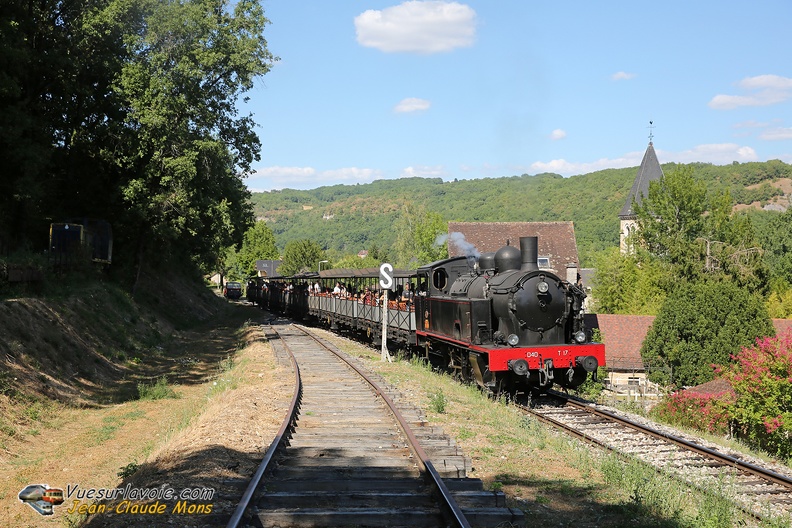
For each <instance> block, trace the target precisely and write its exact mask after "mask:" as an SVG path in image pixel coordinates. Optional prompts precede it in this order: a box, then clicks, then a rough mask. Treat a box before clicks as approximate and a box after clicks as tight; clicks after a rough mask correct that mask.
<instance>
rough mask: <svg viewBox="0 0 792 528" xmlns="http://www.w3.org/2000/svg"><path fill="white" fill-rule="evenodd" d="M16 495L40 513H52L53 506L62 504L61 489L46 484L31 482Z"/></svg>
mask: <svg viewBox="0 0 792 528" xmlns="http://www.w3.org/2000/svg"><path fill="white" fill-rule="evenodd" d="M18 497H19V500H20V501H21V502H22V503H24V504H27V505H28V506H30V507H31V508H33V509H34V510H36V511H37V512H39V513H40V514H41V515H52V512H53V506H57V505H59V504H63V490H62V489H60V488H50V487H49V485H47V484H31V485H29V486H27V487H25V489H23V490H22V491H20V492H19V495H18Z"/></svg>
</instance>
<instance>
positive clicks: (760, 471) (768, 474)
mask: <svg viewBox="0 0 792 528" xmlns="http://www.w3.org/2000/svg"><path fill="white" fill-rule="evenodd" d="M566 401H567V403H569V404H571V405H572V407H575V408H577V409H582V410H585V411H586V412H588V413H591V414H594V415H597V416H601V417H603V418H607V419H609V420H613V421H615V422H618V423H620V424H622V425H625V426H627V427H630V428H632V429H636V430H638V431H641V432H643V433H646V434H648V435H650V436H653V437H655V438H659V439H662V440H666V441H668V442H671V443H672V444H676V445H679V446H682V447H684V448H685V449H688V450H689V451H693V452H694V453H699V454H701V455H704V456H707V457H709V458H712V459H714V460H717V461H718V462H720V463H722V464H724V465H728V466H731V467H734V468H736V469H739V470H741V471H744V472H746V473H750V474H752V475H755V476H757V477H761V478H763V479H765V480H768V481H770V482H773V483H774V484H778V485H779V486H783V487H785V488H789V489H792V478H789V477H786V476H784V475H781V474H779V473H776V472H775V471H771V470H769V469H766V468H762V467H759V466H755V465H754V464H751V463H749V462H746V461H744V460H740V459H739V458H736V457H733V456H730V455H727V454H724V453H721V452H719V451H715V450H714V449H709V448H708V447H704V446H702V445H699V444H696V443H693V442H689V441H687V440H685V439H684V438H680V437H678V436H674V435H672V434H670V433H664V432H662V431H658V430H657V429H653V428H651V427H649V426H646V425H643V424H639V423H635V422H633V421H631V420H629V419H627V418H622V417H621V416H618V415H616V414H613V413H610V412H608V411H603V410H600V409H596V408H594V407H591V406H590V405H589V404H586V403H582V402H579V401H575V400H572V399H567V400H566Z"/></svg>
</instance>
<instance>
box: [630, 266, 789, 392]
mask: <svg viewBox="0 0 792 528" xmlns="http://www.w3.org/2000/svg"><path fill="white" fill-rule="evenodd" d="M774 334H775V330H774V329H773V324H772V322H771V321H770V317H769V316H768V314H767V308H766V307H765V305H764V303H763V302H762V300H761V299H760V298H759V297H758V296H756V295H754V294H753V293H752V292H750V291H748V290H747V289H744V288H740V287H738V286H737V285H735V284H733V283H731V282H717V281H704V282H696V283H692V282H683V283H680V284H679V285H678V286H677V287H676V288H675V289H674V291H673V292H672V293H671V294H670V295H669V296H668V298H667V299H666V301H665V303H663V307H662V308H661V309H660V313H659V314H658V315H657V318H656V319H655V321H654V324H653V325H652V328H651V329H650V330H649V333H648V334H647V335H646V339H645V340H644V343H643V346H642V348H641V356H642V357H643V358H644V360H646V361H647V362H651V363H657V362H658V361H659V362H660V363H661V364H663V365H665V366H670V367H671V368H672V372H673V379H667V378H666V377H665V376H666V374H665V373H664V372H662V371H658V372H657V373H655V374H653V375H650V378H651V379H652V381H655V382H658V383H674V384H676V385H677V386H685V385H688V386H690V385H698V384H700V383H705V382H707V381H711V380H712V379H713V377H714V371H713V365H728V364H729V361H730V357H731V356H732V355H733V354H736V353H737V352H739V350H740V348H741V347H744V346H749V345H751V343H753V342H754V340H755V339H756V338H759V337H765V336H768V335H774Z"/></svg>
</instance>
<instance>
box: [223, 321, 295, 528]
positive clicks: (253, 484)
mask: <svg viewBox="0 0 792 528" xmlns="http://www.w3.org/2000/svg"><path fill="white" fill-rule="evenodd" d="M273 330H274V329H273ZM274 331H275V333H276V334H278V331H277V330H274ZM281 344H282V345H283V347H284V349H285V350H286V352H287V353H288V354H289V360H290V361H291V366H292V370H293V371H294V395H293V396H292V400H291V404H290V405H289V410H288V412H287V413H286V419H285V420H284V421H283V424H282V425H281V427H280V429H279V430H278V434H277V435H275V438H274V439H273V440H272V443H271V444H270V446H269V449H267V452H266V454H265V455H264V459H263V460H262V461H261V464H259V466H258V469H256V472H255V473H254V474H253V478H251V480H250V483H249V484H248V486H247V489H245V493H244V494H243V495H242V498H241V499H240V501H239V504H237V507H236V510H234V514H233V515H232V516H231V519H230V520H229V521H228V524H227V525H226V528H237V527H238V526H239V523H240V521H241V520H242V516H243V515H244V514H245V510H247V508H248V506H249V505H250V500H251V499H252V498H253V494H254V493H255V492H256V488H257V487H258V485H259V483H260V482H261V478H262V477H263V476H264V473H266V471H267V469H268V467H269V465H270V463H271V461H272V457H273V456H274V455H275V452H276V451H277V450H278V448H280V447H282V446H284V445H286V443H287V442H288V439H289V438H290V436H291V432H292V430H293V428H294V425H295V424H296V422H297V413H298V411H299V409H300V402H301V400H302V379H301V378H300V367H299V366H298V365H297V360H296V359H295V358H294V354H292V351H291V349H290V348H289V345H287V344H286V342H285V341H283V340H281Z"/></svg>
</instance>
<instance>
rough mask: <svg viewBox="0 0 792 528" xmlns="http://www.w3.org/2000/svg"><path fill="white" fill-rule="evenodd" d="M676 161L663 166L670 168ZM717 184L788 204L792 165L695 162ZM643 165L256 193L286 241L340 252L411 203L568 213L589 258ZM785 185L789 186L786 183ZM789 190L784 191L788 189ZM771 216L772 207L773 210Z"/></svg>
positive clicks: (456, 216) (613, 230) (554, 215)
mask: <svg viewBox="0 0 792 528" xmlns="http://www.w3.org/2000/svg"><path fill="white" fill-rule="evenodd" d="M676 166H677V165H676V164H673V163H671V164H665V165H663V171H664V172H666V173H668V172H669V171H670V170H673V169H674V168H675V167H676ZM691 167H693V169H694V173H695V174H696V176H697V177H698V178H701V179H703V180H705V181H706V182H707V185H708V188H709V189H711V190H712V191H713V192H714V191H723V190H729V192H730V194H731V196H732V199H733V201H734V204H735V206H739V205H740V204H744V205H748V204H754V207H755V208H757V209H759V208H760V207H761V206H764V205H767V204H769V203H776V204H778V206H777V207H778V208H779V209H781V208H784V207H786V206H787V205H788V198H789V192H790V191H789V186H790V184H791V183H792V166H790V165H788V164H785V163H783V162H780V161H769V162H764V163H743V164H734V165H727V166H715V165H710V164H704V163H696V164H691ZM637 170H638V168H637V167H631V168H627V169H609V170H603V171H598V172H593V173H590V174H584V175H579V176H573V177H570V178H563V177H561V176H559V175H557V174H538V175H535V176H530V175H527V174H524V175H522V176H512V177H503V178H484V179H477V180H461V181H453V182H443V181H442V180H441V179H440V178H432V179H429V178H405V179H400V180H379V181H375V182H373V183H370V184H363V185H360V184H358V185H334V186H330V187H320V188H318V189H314V190H309V191H298V190H293V189H283V190H280V191H272V192H265V193H254V194H253V196H252V200H253V205H254V211H255V214H256V216H257V217H258V218H259V219H263V220H265V221H266V222H267V225H268V226H269V227H270V229H272V231H273V233H274V234H275V238H276V242H277V245H278V247H279V248H281V249H282V248H283V247H284V246H285V245H286V243H287V242H289V241H292V240H298V239H310V240H314V241H316V242H317V243H318V244H319V245H321V246H322V247H324V248H327V249H328V250H335V251H337V252H339V253H340V254H350V253H357V252H358V251H360V250H361V249H369V248H370V247H372V246H376V247H379V248H387V247H390V246H392V245H393V243H394V241H395V238H396V232H395V231H394V229H393V226H394V224H395V223H396V220H397V218H398V217H399V215H400V213H401V212H402V211H403V209H404V207H405V205H406V204H408V203H412V204H413V205H416V206H419V207H423V208H425V210H427V211H429V212H435V213H438V214H440V215H441V216H442V217H443V218H444V219H445V220H446V221H457V222H532V221H564V220H571V221H573V222H574V223H575V232H576V235H577V242H578V249H579V251H580V255H581V259H582V264H583V265H584V266H587V265H590V264H591V262H590V257H591V255H592V254H593V253H594V252H596V251H598V250H601V249H604V248H606V247H611V246H614V245H617V244H618V242H619V219H618V214H619V211H620V210H621V208H622V206H624V203H625V200H626V197H627V194H628V193H629V191H630V187H631V186H632V183H633V180H634V179H635V176H636V173H637ZM785 189H786V190H785ZM785 193H786V195H785ZM766 214H770V213H766Z"/></svg>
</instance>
